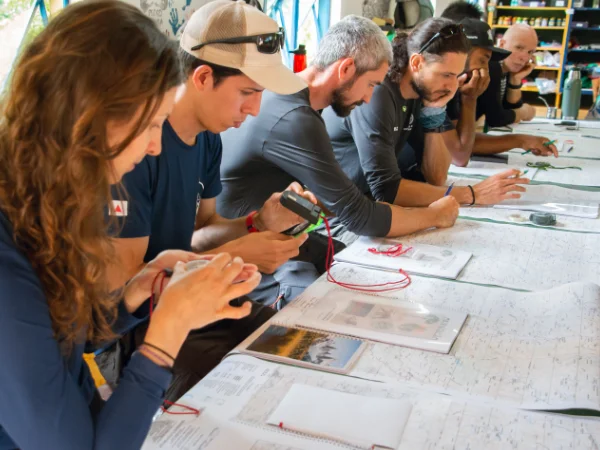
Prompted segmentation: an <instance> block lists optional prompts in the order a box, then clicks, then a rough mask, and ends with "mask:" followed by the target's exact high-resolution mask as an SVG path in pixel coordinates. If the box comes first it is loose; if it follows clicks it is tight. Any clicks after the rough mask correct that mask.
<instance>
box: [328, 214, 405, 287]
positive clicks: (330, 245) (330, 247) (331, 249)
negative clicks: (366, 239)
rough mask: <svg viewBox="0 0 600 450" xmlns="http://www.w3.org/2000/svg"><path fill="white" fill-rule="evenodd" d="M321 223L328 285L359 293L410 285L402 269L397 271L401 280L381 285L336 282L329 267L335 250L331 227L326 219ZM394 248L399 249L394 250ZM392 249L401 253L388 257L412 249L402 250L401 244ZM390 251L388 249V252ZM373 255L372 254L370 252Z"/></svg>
mask: <svg viewBox="0 0 600 450" xmlns="http://www.w3.org/2000/svg"><path fill="white" fill-rule="evenodd" d="M323 222H325V229H326V230H327V237H328V240H327V256H326V260H325V268H326V269H327V281H329V282H330V283H334V284H337V285H338V286H341V287H344V288H346V289H351V290H354V291H361V292H390V291H396V290H398V289H404V288H407V287H408V286H410V283H411V279H410V276H409V275H408V274H407V273H406V272H405V271H404V270H402V269H400V270H399V272H400V274H402V275H403V278H402V279H400V280H397V281H390V282H387V283H381V284H353V283H346V282H344V281H338V280H336V279H335V278H334V276H333V274H332V273H331V266H332V264H333V256H334V254H335V248H334V246H333V237H332V236H331V227H330V226H329V221H328V220H327V218H326V217H324V218H323ZM396 247H399V249H398V248H396ZM392 248H395V252H398V251H400V252H401V253H398V254H397V255H396V254H394V255H388V256H400V255H402V254H404V253H406V252H408V251H409V250H411V248H412V247H410V248H407V249H406V250H402V244H399V245H397V246H394V247H392ZM371 250H374V249H369V251H371ZM389 250H391V249H388V251H389ZM371 253H373V252H371Z"/></svg>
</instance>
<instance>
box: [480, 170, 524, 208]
mask: <svg viewBox="0 0 600 450" xmlns="http://www.w3.org/2000/svg"><path fill="white" fill-rule="evenodd" d="M520 174H521V172H520V171H518V170H517V169H511V170H507V171H504V172H502V173H499V174H496V175H493V176H491V177H489V178H487V179H486V180H484V181H482V182H481V183H477V184H476V185H474V186H473V191H475V199H476V201H477V204H478V205H495V204H496V203H500V202H501V201H502V200H506V199H512V198H520V197H521V195H520V194H519V193H518V192H525V188H524V187H522V186H519V185H520V184H529V180H528V179H527V178H517V177H518V176H519V175H520Z"/></svg>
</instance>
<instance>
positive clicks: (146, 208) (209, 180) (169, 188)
mask: <svg viewBox="0 0 600 450" xmlns="http://www.w3.org/2000/svg"><path fill="white" fill-rule="evenodd" d="M162 132H163V133H162V141H161V142H162V152H161V154H160V155H159V156H147V157H146V158H145V159H144V160H143V161H142V162H141V163H140V164H138V165H137V167H136V168H135V169H134V170H133V171H131V172H129V173H128V174H126V175H125V176H124V177H123V184H124V186H125V189H126V192H127V194H126V198H127V200H125V201H126V202H127V203H125V201H124V202H120V201H117V200H115V204H114V206H115V207H117V206H120V210H121V212H117V216H121V217H122V218H123V219H124V220H123V221H122V222H123V223H122V229H120V231H119V237H121V238H135V237H144V236H149V237H150V241H149V243H148V250H147V252H146V256H145V258H144V261H145V262H148V261H150V260H152V259H153V258H155V257H156V255H158V254H159V253H160V252H162V251H164V250H169V249H178V250H191V246H192V235H193V234H194V228H195V223H196V213H197V212H198V208H199V207H200V202H201V201H202V199H203V198H206V199H208V198H214V197H216V196H217V195H219V194H220V193H221V190H222V186H221V178H220V173H219V172H220V167H221V154H222V145H221V137H220V136H219V135H218V134H214V133H211V132H209V131H204V132H202V133H200V134H199V135H198V136H197V138H196V143H195V144H194V145H187V144H186V143H185V142H183V141H182V140H181V139H180V138H179V136H177V133H175V130H173V128H172V127H171V124H170V123H169V122H168V121H165V124H164V125H163V130H162ZM113 198H114V199H118V198H120V197H119V196H118V195H117V193H116V192H115V191H113ZM121 217H118V218H119V219H121Z"/></svg>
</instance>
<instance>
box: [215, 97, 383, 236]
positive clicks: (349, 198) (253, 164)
mask: <svg viewBox="0 0 600 450" xmlns="http://www.w3.org/2000/svg"><path fill="white" fill-rule="evenodd" d="M309 95H310V94H309V90H308V89H304V90H302V91H300V92H298V93H297V94H293V95H277V94H273V93H271V92H266V93H265V94H264V95H263V100H262V104H261V110H260V113H259V115H258V116H257V117H249V118H248V119H247V120H246V122H244V124H243V125H242V126H241V127H240V128H239V129H231V130H228V131H226V132H225V133H223V134H222V135H221V138H222V141H223V159H222V163H221V182H222V184H223V192H222V193H221V195H220V196H219V197H218V198H217V208H218V209H217V210H218V212H219V214H221V215H222V216H224V217H227V218H235V217H240V216H243V215H245V214H248V213H249V212H250V211H253V210H257V209H259V208H260V207H261V206H262V205H263V203H264V202H265V200H267V199H268V198H269V197H270V196H271V194H272V193H273V192H280V191H282V190H284V189H285V188H286V187H287V186H288V185H289V184H290V183H292V182H293V181H298V182H300V183H301V184H303V185H304V186H306V187H308V189H309V190H311V191H312V192H313V193H314V194H315V195H316V197H317V198H318V199H319V200H320V201H321V202H322V203H323V204H324V205H325V207H326V208H327V209H329V210H330V211H331V212H333V213H334V214H335V215H336V216H337V217H338V219H339V220H340V221H341V223H342V224H343V225H345V226H346V227H347V228H348V229H349V230H350V231H353V232H355V233H356V234H359V235H364V236H385V235H387V234H388V233H389V231H390V227H391V222H392V212H391V208H390V206H389V205H386V204H382V203H377V202H375V201H372V200H370V199H369V198H367V197H366V196H365V195H363V193H362V192H361V191H360V190H359V189H358V188H357V187H356V185H355V184H354V183H353V182H352V181H351V180H350V179H349V178H348V177H347V176H346V174H344V171H343V170H342V168H341V167H340V165H339V164H338V162H337V161H336V159H335V156H334V154H333V149H332V147H331V142H330V141H329V136H328V134H327V130H326V129H325V124H324V123H323V119H322V118H321V116H320V114H319V113H318V112H317V111H315V110H314V109H312V108H311V106H310V99H309Z"/></svg>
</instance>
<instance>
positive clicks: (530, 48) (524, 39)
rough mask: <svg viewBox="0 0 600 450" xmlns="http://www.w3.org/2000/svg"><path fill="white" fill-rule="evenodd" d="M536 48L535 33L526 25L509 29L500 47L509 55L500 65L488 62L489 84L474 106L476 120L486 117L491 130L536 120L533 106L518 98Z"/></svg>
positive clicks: (532, 64) (531, 67)
mask: <svg viewBox="0 0 600 450" xmlns="http://www.w3.org/2000/svg"><path fill="white" fill-rule="evenodd" d="M537 46H538V37H537V34H536V33H535V30H534V29H533V28H531V27H530V26H529V25H525V24H516V25H513V26H512V27H510V28H509V29H508V30H507V31H506V33H505V34H504V37H503V38H502V39H501V40H500V44H499V47H501V48H503V49H505V50H508V51H510V52H511V54H510V55H509V56H508V57H507V58H506V59H505V60H503V61H502V62H500V63H495V62H490V84H489V86H488V88H487V90H486V91H485V92H484V93H483V94H482V95H481V96H480V97H479V101H478V102H477V117H478V118H479V117H480V116H482V115H485V116H486V122H487V124H488V125H489V126H490V127H502V126H506V125H510V124H511V123H518V122H520V121H522V120H531V119H533V118H534V117H535V109H534V108H533V106H531V105H528V104H524V103H523V100H522V97H521V86H522V83H523V79H524V78H525V77H527V76H528V75H529V74H530V73H531V71H532V70H533V69H534V67H535V64H534V62H533V61H534V60H533V54H534V52H535V49H536V47H537Z"/></svg>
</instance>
